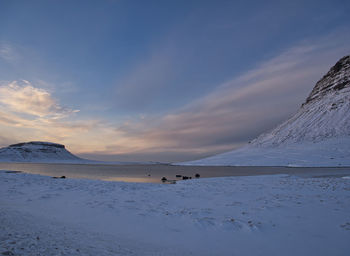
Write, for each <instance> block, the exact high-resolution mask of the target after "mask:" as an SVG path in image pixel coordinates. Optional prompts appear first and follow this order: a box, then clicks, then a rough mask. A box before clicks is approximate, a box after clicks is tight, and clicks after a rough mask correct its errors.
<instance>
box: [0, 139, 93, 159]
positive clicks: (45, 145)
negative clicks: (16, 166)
mask: <svg viewBox="0 0 350 256" xmlns="http://www.w3.org/2000/svg"><path fill="white" fill-rule="evenodd" d="M0 161H1V162H45V163H47V162H66V163H77V162H89V160H85V159H82V158H79V157H77V156H75V155H73V154H72V153H70V152H69V151H68V150H67V149H66V148H65V146H64V145H61V144H57V143H51V142H41V141H32V142H26V143H18V144H13V145H10V146H8V147H5V148H1V149H0ZM91 162H92V161H91Z"/></svg>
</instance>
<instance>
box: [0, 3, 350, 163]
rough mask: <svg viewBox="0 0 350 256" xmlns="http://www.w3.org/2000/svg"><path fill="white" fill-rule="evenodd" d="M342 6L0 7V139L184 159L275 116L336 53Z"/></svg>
mask: <svg viewBox="0 0 350 256" xmlns="http://www.w3.org/2000/svg"><path fill="white" fill-rule="evenodd" d="M349 13H350V2H349V1H348V0H344V1H341V0H339V1H338V0H332V1H322V0H315V1H313V0H310V1H308V0H302V1H299V0H295V1H290V0H289V1H283V0H282V1H281V0H280V1H224V0H212V1H204V0H201V1H190V0H186V1H181V0H177V1H170V0H169V1H167V0H165V1H151V0H150V1H143V0H142V1H141V0H140V1H127V0H125V1H123V0H120V1H118V0H115V1H113V0H101V1H35V0H33V1H25V0H23V1H17V0H8V1H7V0H1V1H0V146H7V145H8V144H11V143H17V142H24V141H32V140H40V141H52V142H58V143H62V144H65V145H66V146H67V148H68V149H69V150H70V151H72V152H73V153H75V154H78V155H80V156H83V157H87V158H91V159H99V160H115V161H117V160H123V161H147V160H150V161H184V160H190V159H197V158H200V157H203V156H208V155H212V154H216V153H221V152H224V151H228V150H231V149H234V148H237V147H239V146H241V145H244V143H246V142H248V141H249V140H251V139H253V138H254V137H256V136H257V135H259V134H260V133H262V132H265V131H268V130H269V129H271V128H273V127H274V126H275V125H276V124H278V123H279V122H281V121H283V120H285V119H286V118H288V117H289V116H290V115H291V114H293V113H294V112H295V111H296V110H297V109H298V107H299V106H300V105H301V104H302V103H303V101H304V100H305V98H306V97H307V95H308V93H309V92H310V91H311V89H312V88H313V86H314V84H315V83H316V82H317V80H318V79H320V78H321V77H322V76H323V75H324V73H325V72H326V71H327V70H328V69H329V68H330V67H331V66H332V65H334V64H335V62H336V61H337V60H338V59H339V58H340V57H342V56H344V55H348V54H350V18H349Z"/></svg>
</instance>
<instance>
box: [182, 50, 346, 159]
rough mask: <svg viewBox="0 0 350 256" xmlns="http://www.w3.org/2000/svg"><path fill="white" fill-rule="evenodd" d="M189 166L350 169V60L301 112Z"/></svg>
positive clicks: (333, 72) (323, 83)
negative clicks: (224, 151) (230, 148)
mask: <svg viewBox="0 0 350 256" xmlns="http://www.w3.org/2000/svg"><path fill="white" fill-rule="evenodd" d="M182 164H186V165H238V166H242V165H247V166H248V165H250V166H252V165H255V166H350V56H345V57H343V58H341V59H340V60H339V61H338V62H337V63H336V64H335V65H334V66H333V67H332V68H331V69H330V70H329V71H328V73H327V74H326V75H325V76H324V77H323V78H322V79H321V80H319V81H318V82H317V83H316V85H315V87H314V88H313V90H312V91H311V93H310V95H309V97H307V99H306V101H305V103H304V104H303V105H302V106H301V107H300V109H299V111H298V112H297V113H296V114H295V115H294V116H292V117H291V118H290V119H288V120H287V121H285V122H284V123H282V124H280V125H279V126H277V127H276V128H275V129H273V130H272V131H270V132H268V133H265V134H262V135H261V136H259V137H258V138H256V139H255V140H253V141H252V142H251V143H249V144H248V145H246V146H244V147H242V148H240V149H237V150H233V151H230V152H227V153H223V154H219V155H216V156H212V157H208V158H205V159H201V160H197V161H191V162H187V163H182Z"/></svg>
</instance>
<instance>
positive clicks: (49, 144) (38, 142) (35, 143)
mask: <svg viewBox="0 0 350 256" xmlns="http://www.w3.org/2000/svg"><path fill="white" fill-rule="evenodd" d="M30 145H33V146H47V147H54V148H65V146H64V145H62V144H58V143H52V142H42V141H30V142H22V143H17V144H12V145H10V146H9V147H23V146H30Z"/></svg>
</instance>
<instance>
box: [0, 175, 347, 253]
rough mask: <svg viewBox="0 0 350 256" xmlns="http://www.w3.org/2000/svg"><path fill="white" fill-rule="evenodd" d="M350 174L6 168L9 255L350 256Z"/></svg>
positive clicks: (0, 206)
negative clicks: (145, 174) (119, 176)
mask: <svg viewBox="0 0 350 256" xmlns="http://www.w3.org/2000/svg"><path fill="white" fill-rule="evenodd" d="M349 241H350V177H339V176H332V177H331V176H329V177H319V178H306V177H296V176H287V175H269V176H268V175H266V176H251V177H225V178H211V179H197V180H188V181H182V182H178V183H177V184H175V185H162V184H142V183H123V182H105V181H93V180H78V179H52V178H51V177H45V176H39V175H31V174H22V173H6V172H4V171H0V255H293V256H294V255H332V256H336V255H349V253H350V243H349Z"/></svg>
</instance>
